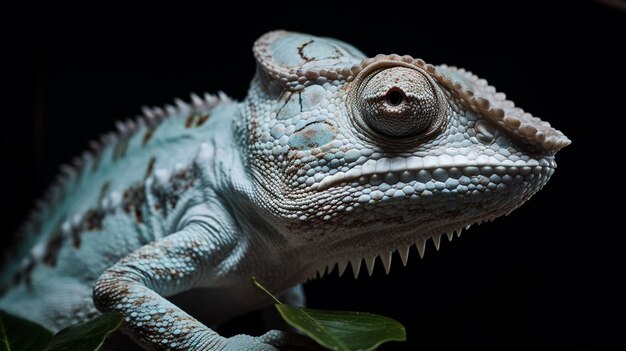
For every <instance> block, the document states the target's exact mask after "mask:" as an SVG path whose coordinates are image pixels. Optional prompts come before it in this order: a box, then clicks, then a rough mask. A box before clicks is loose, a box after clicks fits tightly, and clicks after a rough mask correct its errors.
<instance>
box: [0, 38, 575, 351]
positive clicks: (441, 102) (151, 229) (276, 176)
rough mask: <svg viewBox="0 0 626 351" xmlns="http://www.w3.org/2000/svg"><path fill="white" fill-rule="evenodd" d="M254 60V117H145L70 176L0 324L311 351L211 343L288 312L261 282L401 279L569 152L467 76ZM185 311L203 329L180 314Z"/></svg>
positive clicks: (290, 45) (325, 50) (544, 177)
mask: <svg viewBox="0 0 626 351" xmlns="http://www.w3.org/2000/svg"><path fill="white" fill-rule="evenodd" d="M253 51H254V55H255V57H256V60H257V67H258V68H257V72H256V75H255V77H254V79H253V80H252V83H251V86H250V89H249V93H248V96H247V98H246V99H245V100H244V101H242V102H234V101H231V100H230V99H228V98H226V97H225V96H223V95H221V96H219V97H216V96H210V95H207V96H205V97H204V98H200V97H198V96H195V95H193V96H192V100H191V102H190V103H185V102H182V101H180V100H179V101H177V103H176V106H168V107H166V108H165V109H160V108H155V109H145V110H144V114H143V116H141V117H140V118H138V119H137V120H134V121H130V122H126V123H120V124H119V125H118V129H119V131H118V132H116V133H113V134H109V135H106V136H104V137H103V138H102V140H101V141H100V142H95V143H94V145H93V150H94V151H92V152H89V153H85V154H84V155H83V156H82V157H81V158H79V159H77V160H76V162H75V163H76V166H74V167H67V168H65V169H64V175H63V176H62V177H61V178H60V179H61V180H60V184H59V185H57V186H56V187H54V188H53V190H52V191H51V193H50V194H49V196H48V197H49V200H48V201H47V202H46V203H42V204H40V206H39V208H38V210H37V211H36V214H35V215H34V216H33V218H32V219H31V220H30V222H29V223H28V225H27V226H26V227H25V229H24V233H25V234H26V235H25V237H24V243H23V245H22V246H20V247H19V248H18V249H16V250H15V251H16V256H15V258H14V259H13V260H12V261H10V262H9V263H8V264H7V265H5V267H4V270H3V275H2V286H3V288H4V290H5V292H4V294H3V296H2V297H1V298H0V308H1V309H4V310H6V311H8V312H9V313H12V314H15V315H18V316H21V317H23V318H26V319H29V320H32V321H35V322H38V323H41V324H43V325H44V326H46V327H47V328H49V329H51V330H54V331H56V330H59V329H60V328H62V327H65V326H67V325H71V324H73V323H78V322H81V321H84V320H86V319H89V318H92V317H94V316H96V315H98V314H99V313H100V312H108V311H117V312H121V313H122V314H123V315H124V318H125V321H124V331H125V332H126V333H127V334H129V335H130V336H131V337H132V338H133V339H134V340H135V341H137V342H138V343H139V344H140V345H142V346H144V347H146V348H149V349H163V350H231V349H232V350H257V349H258V350H274V349H275V348H276V347H285V346H297V345H304V344H306V342H304V341H302V340H301V339H300V338H297V337H294V336H290V335H288V334H286V333H283V332H277V331H270V332H268V333H267V334H265V335H263V336H260V337H251V336H246V335H239V336H235V337H231V338H225V337H222V336H220V335H218V334H217V333H215V332H214V331H213V330H212V329H210V328H209V327H207V325H214V324H216V323H220V322H223V321H225V320H227V319H229V318H232V317H233V316H236V315H238V314H242V313H244V312H247V311H250V310H253V309H257V308H260V307H263V306H266V305H268V304H269V303H270V302H269V301H268V300H266V299H265V297H263V296H262V294H259V292H258V291H255V290H254V287H253V286H252V284H251V283H250V278H251V277H252V276H256V277H257V278H258V279H259V280H260V281H261V282H263V284H264V285H266V287H267V288H269V289H270V290H272V291H292V292H294V291H295V292H297V291H298V290H297V287H298V284H301V283H303V282H304V281H306V280H307V279H308V278H310V277H313V276H315V275H316V273H317V272H322V273H323V272H326V271H330V270H332V269H334V267H335V266H337V270H338V272H339V273H340V274H342V273H343V272H344V271H345V269H346V267H347V265H348V263H350V265H351V267H352V270H353V272H354V273H355V275H358V272H359V270H360V268H361V263H362V262H364V263H365V265H366V267H367V269H368V270H369V271H370V272H371V271H372V269H373V267H374V264H375V260H377V259H380V260H381V261H382V264H383V265H384V267H385V269H386V270H388V269H389V265H390V262H391V257H392V253H393V252H395V251H396V250H397V251H398V253H399V255H400V257H401V258H402V260H403V261H406V259H407V255H408V252H409V251H408V249H409V247H410V246H411V245H414V244H415V245H417V249H418V250H419V252H420V254H423V251H424V245H425V243H426V241H427V240H428V239H432V241H433V242H434V244H435V246H436V247H438V246H439V242H440V238H441V236H442V234H448V236H449V237H450V238H451V235H452V233H453V232H455V231H457V232H460V229H461V228H464V227H466V226H469V225H471V224H474V223H477V222H482V221H488V220H493V219H495V218H496V217H498V216H501V215H503V214H508V213H509V212H511V211H512V210H514V209H515V208H517V207H518V206H520V205H521V204H522V203H524V202H525V201H526V200H528V199H529V198H530V197H531V196H532V195H533V194H535V193H536V192H537V191H538V190H540V189H541V188H542V187H543V186H544V185H545V184H546V182H547V181H548V179H549V178H550V176H551V175H552V174H553V172H554V170H555V168H556V163H555V161H554V155H555V153H556V152H557V151H558V150H559V149H561V148H562V147H564V146H566V145H567V144H569V140H568V139H567V138H566V137H565V136H564V135H563V134H562V133H561V132H559V131H558V130H555V129H553V128H552V127H550V125H549V124H548V123H546V122H543V121H541V120H540V119H538V118H536V117H533V116H532V115H530V114H528V113H525V112H524V111H522V110H521V109H519V108H517V107H515V106H514V104H513V103H512V102H511V101H509V100H506V98H505V95H504V94H502V93H498V92H496V91H495V89H494V88H493V87H491V86H489V85H488V84H487V82H486V81H485V80H483V79H479V78H478V77H476V76H475V75H473V74H471V73H469V72H467V71H465V70H463V69H458V68H455V67H450V66H445V65H441V66H432V65H429V64H426V63H425V62H424V61H422V60H420V59H414V58H412V57H410V56H398V55H378V56H376V57H373V58H366V57H365V55H363V54H362V53H361V52H360V51H359V50H357V49H356V48H354V47H352V46H350V45H348V44H346V43H343V42H340V41H337V40H333V39H328V38H319V37H315V36H311V35H306V34H299V33H290V32H284V31H276V32H270V33H268V34H265V35H264V36H262V37H261V38H259V39H258V40H257V41H256V43H255V44H254V48H253ZM379 257H380V258H379ZM294 287H296V288H294ZM290 289H291V290H290ZM294 289H295V290H294ZM183 292H187V294H192V293H193V292H196V295H194V296H196V297H195V298H193V299H189V300H194V301H187V302H181V304H185V305H184V307H185V311H187V312H189V313H191V314H193V315H198V316H199V315H202V316H203V317H202V320H203V322H204V324H203V323H200V322H199V321H198V320H197V319H195V318H194V317H192V316H191V315H190V314H188V313H187V312H184V311H183V309H181V308H180V307H181V306H182V305H181V306H177V305H175V304H174V303H172V302H170V301H168V300H167V299H166V298H165V297H168V296H172V295H175V294H178V293H183ZM295 296H297V295H295ZM303 343H304V344H303Z"/></svg>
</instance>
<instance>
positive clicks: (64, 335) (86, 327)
mask: <svg viewBox="0 0 626 351" xmlns="http://www.w3.org/2000/svg"><path fill="white" fill-rule="evenodd" d="M122 318H123V317H122V315H121V314H120V313H107V314H103V315H101V316H99V317H96V318H94V319H92V320H90V321H87V322H85V323H81V324H77V325H73V326H71V327H68V328H65V329H62V330H61V331H59V332H58V333H57V334H56V335H55V336H54V338H52V341H51V342H50V345H48V348H47V349H46V351H62V350H68V351H95V350H98V349H99V348H100V346H102V343H104V340H105V339H106V338H107V337H108V336H109V334H111V333H112V332H114V331H115V330H117V328H119V327H120V325H121V324H122Z"/></svg>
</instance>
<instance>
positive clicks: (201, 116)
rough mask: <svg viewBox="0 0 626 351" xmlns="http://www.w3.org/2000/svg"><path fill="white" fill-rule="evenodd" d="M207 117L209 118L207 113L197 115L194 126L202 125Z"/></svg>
mask: <svg viewBox="0 0 626 351" xmlns="http://www.w3.org/2000/svg"><path fill="white" fill-rule="evenodd" d="M208 119H209V114H208V113H205V114H202V115H200V116H198V121H196V128H198V127H200V126H202V125H203V124H204V123H205V122H206V121H207V120H208Z"/></svg>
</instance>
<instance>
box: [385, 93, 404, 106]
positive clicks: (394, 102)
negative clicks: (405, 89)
mask: <svg viewBox="0 0 626 351" xmlns="http://www.w3.org/2000/svg"><path fill="white" fill-rule="evenodd" d="M385 98H386V99H387V103H388V104H389V105H391V106H398V105H400V104H401V103H402V100H403V99H404V94H402V92H401V91H400V90H391V91H389V92H388V93H387V95H386V96H385Z"/></svg>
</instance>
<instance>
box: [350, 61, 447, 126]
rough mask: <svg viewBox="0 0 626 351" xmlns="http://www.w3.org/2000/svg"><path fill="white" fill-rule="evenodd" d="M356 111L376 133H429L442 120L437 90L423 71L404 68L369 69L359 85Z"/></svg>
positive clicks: (443, 111)
mask: <svg viewBox="0 0 626 351" xmlns="http://www.w3.org/2000/svg"><path fill="white" fill-rule="evenodd" d="M358 95H359V98H358V102H357V103H358V105H359V107H358V112H359V114H360V116H361V118H362V119H363V120H364V121H365V123H366V124H367V125H368V126H369V127H370V128H372V129H373V130H375V131H376V132H378V133H380V134H384V135H387V136H393V137H407V136H413V135H418V134H424V133H429V132H431V131H432V130H433V129H437V128H438V127H439V126H440V125H441V123H442V122H443V121H444V120H445V108H444V103H443V98H442V96H441V93H440V92H439V91H438V90H437V88H436V87H435V86H434V83H433V82H432V80H431V79H430V78H429V77H427V76H426V74H424V73H422V72H420V71H418V70H416V69H412V68H408V67H392V68H387V69H382V70H379V71H376V72H373V73H372V74H371V75H370V76H369V77H367V78H366V79H365V80H364V81H363V82H362V83H361V85H360V87H359V91H358Z"/></svg>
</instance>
